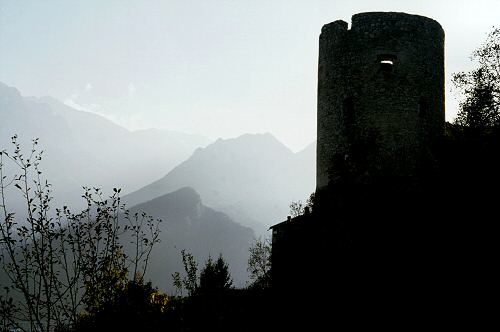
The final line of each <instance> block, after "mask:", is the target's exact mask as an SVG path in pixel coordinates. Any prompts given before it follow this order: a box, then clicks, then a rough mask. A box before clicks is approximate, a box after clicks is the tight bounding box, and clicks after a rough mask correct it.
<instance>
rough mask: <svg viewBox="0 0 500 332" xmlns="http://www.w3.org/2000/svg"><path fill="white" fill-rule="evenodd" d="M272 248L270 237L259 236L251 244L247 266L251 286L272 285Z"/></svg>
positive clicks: (258, 287) (257, 287) (262, 287)
mask: <svg viewBox="0 0 500 332" xmlns="http://www.w3.org/2000/svg"><path fill="white" fill-rule="evenodd" d="M271 249H272V248H271V240H270V239H269V238H267V239H264V240H262V239H260V238H259V239H257V240H256V241H255V243H254V244H253V245H252V246H250V249H249V251H250V256H249V257H248V268H247V270H248V272H250V280H251V283H250V285H249V288H252V289H267V288H269V287H270V286H271Z"/></svg>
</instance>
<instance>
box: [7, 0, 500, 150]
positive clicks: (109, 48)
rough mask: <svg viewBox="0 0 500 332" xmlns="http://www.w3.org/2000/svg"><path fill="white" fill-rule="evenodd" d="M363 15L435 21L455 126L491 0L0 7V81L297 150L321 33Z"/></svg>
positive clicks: (497, 19) (306, 132)
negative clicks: (456, 75)
mask: <svg viewBox="0 0 500 332" xmlns="http://www.w3.org/2000/svg"><path fill="white" fill-rule="evenodd" d="M365 11H403V12H407V13H413V14H420V15H425V16H428V17H431V18H433V19H435V20H437V21H438V22H439V23H441V25H442V26H443V28H444V30H445V33H446V73H447V87H446V90H447V119H448V120H452V119H453V117H454V116H455V114H456V107H457V106H456V105H457V103H456V101H455V99H454V98H455V97H454V95H453V94H452V93H450V90H451V84H449V83H450V81H449V78H450V77H451V74H452V73H453V72H456V71H460V70H464V69H468V68H471V65H472V64H471V63H470V60H469V56H470V53H471V52H472V51H473V49H474V48H476V47H477V46H479V45H480V44H481V43H482V42H483V41H484V39H485V37H486V35H487V33H488V32H489V31H491V28H492V26H493V25H496V26H500V14H499V13H500V0H490V1H487V0H475V1H469V0H467V1H466V0H463V1H460V0H450V1H446V0H445V1H443V0H439V1H438V0H429V1H427V0H421V1H419V0H412V1H406V0H395V1H385V0H379V1H368V0H365V1H362V0H360V1H356V0H346V1H344V0H342V1H340V0H329V1H320V0H318V1H313V0H303V1H292V0H283V1H278V0H266V1H265V0H248V1H236V0H233V1H223V0H218V1H215V0H214V1H210V0H199V1H189V0H179V1H173V0H163V1H160V0H157V1H146V0H141V1H139V0H137V1H126V0H117V1H113V0H106V1H103V0H81V1H70V0H59V1H58V0H44V1H41V0H0V81H2V82H4V83H6V84H8V85H12V86H15V87H17V88H18V89H20V90H21V92H22V93H23V94H24V95H31V96H44V95H50V96H53V97H56V98H58V99H60V100H61V101H63V102H66V103H67V104H69V105H72V106H74V107H77V108H81V109H86V110H90V111H93V112H97V113H99V114H102V115H105V116H107V117H108V118H110V119H112V120H114V121H115V122H117V123H119V124H121V125H124V126H125V127H127V128H129V129H139V128H148V127H156V128H164V129H173V130H178V131H184V132H188V133H196V134H203V135H205V136H208V137H211V138H217V137H223V138H228V137H235V136H238V135H240V134H243V133H247V132H249V133H261V132H271V133H273V134H274V135H275V136H276V137H277V138H278V139H280V140H281V141H283V142H284V143H285V144H286V145H288V146H289V147H291V148H292V149H293V150H298V149H300V148H302V147H304V146H305V145H306V144H308V143H310V142H312V141H313V140H314V139H315V135H316V86H317V82H316V79H317V58H318V36H319V33H320V31H321V27H322V25H323V24H326V23H328V22H331V21H334V20H337V19H343V20H345V21H348V22H350V17H351V16H352V15H353V14H355V13H359V12H365Z"/></svg>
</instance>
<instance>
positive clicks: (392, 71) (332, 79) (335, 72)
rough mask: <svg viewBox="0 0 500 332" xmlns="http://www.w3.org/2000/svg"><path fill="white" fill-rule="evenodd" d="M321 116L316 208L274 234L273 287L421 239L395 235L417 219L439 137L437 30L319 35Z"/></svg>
mask: <svg viewBox="0 0 500 332" xmlns="http://www.w3.org/2000/svg"><path fill="white" fill-rule="evenodd" d="M317 115H318V116H317V121H318V122H317V166H316V167H317V174H316V198H317V202H316V203H315V207H314V209H313V213H310V214H307V215H304V216H301V217H299V218H294V219H291V220H287V221H285V222H282V223H280V224H277V225H275V226H273V227H271V228H272V230H273V254H272V265H273V280H274V283H275V284H276V285H285V284H287V285H289V286H290V285H292V284H296V283H297V282H298V280H305V279H304V278H307V275H308V273H310V272H311V271H314V268H315V266H316V267H317V266H318V265H321V264H322V262H323V263H324V262H329V263H328V264H333V265H339V264H344V263H345V261H350V260H351V258H352V257H354V256H356V255H357V256H356V257H358V260H357V263H356V264H358V266H362V265H363V264H364V263H367V264H371V263H370V262H373V261H375V260H377V259H378V258H376V257H387V255H388V253H389V252H398V251H399V252H403V251H404V250H402V249H403V246H405V245H407V243H413V242H412V241H410V240H409V238H410V237H413V240H414V239H415V238H416V237H417V235H416V234H419V233H418V232H413V231H412V230H411V229H410V228H411V227H413V226H408V225H413V224H412V222H411V221H409V222H408V223H407V226H404V227H403V228H401V227H402V226H401V225H402V223H400V221H401V218H400V216H401V214H402V213H404V214H406V215H410V219H411V214H412V212H411V211H412V209H416V210H415V211H417V210H418V207H417V205H418V203H417V202H416V200H415V197H417V198H418V193H416V194H415V192H418V188H419V186H420V184H421V183H422V181H424V182H425V179H426V178H427V177H428V175H429V174H430V172H431V170H432V167H433V160H434V150H435V145H436V144H437V142H438V141H439V139H440V138H441V137H442V135H443V131H444V124H445V113H444V31H443V29H442V28H441V26H440V24H439V23H438V22H436V21H434V20H432V19H430V18H427V17H423V16H418V15H410V14H405V13H396V12H369V13H360V14H356V15H354V16H353V17H352V23H351V27H350V28H349V27H348V23H347V22H344V21H335V22H332V23H329V24H326V25H324V26H323V28H322V30H321V35H320V37H319V67H318V100H317ZM408 193H410V194H408ZM411 195H415V197H413V196H411ZM387 211H390V213H387ZM416 214H418V213H416ZM416 214H415V215H416ZM377 219H380V220H377ZM382 248H383V249H382ZM400 249H401V250H400ZM409 255H411V254H409ZM334 257H336V258H334ZM360 257H361V258H360ZM335 259H337V260H336V263H333V261H334V260H335ZM339 260H340V261H343V262H344V263H339ZM377 264H378V263H377ZM342 266H343V268H342V269H343V270H344V271H345V270H346V268H345V267H346V265H345V264H344V265H342ZM325 273H326V272H325ZM334 273H335V272H334ZM338 274H339V273H338V272H337V273H336V275H338ZM330 277H331V274H328V273H326V275H325V278H326V279H328V278H330ZM346 278H348V277H346ZM326 279H325V280H326Z"/></svg>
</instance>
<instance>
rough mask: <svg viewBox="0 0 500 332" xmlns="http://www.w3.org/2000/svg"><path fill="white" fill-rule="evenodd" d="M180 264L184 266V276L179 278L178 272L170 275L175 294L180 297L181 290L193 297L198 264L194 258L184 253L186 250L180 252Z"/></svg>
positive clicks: (196, 281) (196, 286)
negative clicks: (175, 290)
mask: <svg viewBox="0 0 500 332" xmlns="http://www.w3.org/2000/svg"><path fill="white" fill-rule="evenodd" d="M181 255H182V264H183V266H184V272H185V273H186V275H185V276H184V277H183V278H181V274H180V273H179V272H174V273H173V274H172V278H173V283H174V287H175V288H176V289H177V292H178V293H179V294H180V295H181V296H182V293H183V292H182V291H183V289H186V290H187V291H188V295H189V296H191V295H194V293H195V292H196V290H197V289H198V263H197V262H196V260H195V258H194V256H193V255H192V254H191V253H189V252H186V250H184V249H183V250H181Z"/></svg>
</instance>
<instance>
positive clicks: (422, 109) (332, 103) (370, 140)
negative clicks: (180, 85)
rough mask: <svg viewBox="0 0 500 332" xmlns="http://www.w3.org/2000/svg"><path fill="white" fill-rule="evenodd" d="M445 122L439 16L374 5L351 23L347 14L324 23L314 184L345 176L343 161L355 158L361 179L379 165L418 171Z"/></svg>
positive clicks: (406, 174)
mask: <svg viewBox="0 0 500 332" xmlns="http://www.w3.org/2000/svg"><path fill="white" fill-rule="evenodd" d="M444 121H445V119H444V31H443V29H442V28H441V25H440V24H439V23H437V22H436V21H434V20H432V19H429V18H427V17H423V16H417V15H409V14H404V13H394V12H371V13H361V14H356V15H354V16H353V17H352V26H351V29H348V24H347V23H346V22H344V21H335V22H332V23H330V24H326V25H325V26H323V28H322V31H321V36H320V39H319V69H318V124H317V134H318V140H317V175H316V176H317V178H316V179H317V180H316V181H317V184H316V185H317V190H321V189H322V188H324V187H326V186H327V185H328V184H329V183H330V184H331V183H335V182H336V181H338V179H340V178H342V169H345V167H343V166H342V165H344V166H345V164H346V163H350V162H352V163H354V165H355V167H354V169H357V170H358V171H359V172H360V174H358V175H359V178H363V177H365V178H370V173H371V172H374V171H377V170H381V169H382V170H384V171H385V172H387V173H389V174H391V175H394V176H396V177H401V178H415V177H418V176H417V175H416V174H417V173H418V172H419V170H420V169H422V167H423V165H422V163H423V161H425V160H428V159H430V158H429V154H432V145H433V143H434V142H435V140H436V139H437V138H438V137H440V136H441V135H442V133H443V128H444ZM351 160H352V161H351ZM363 163H364V164H363ZM368 164H369V165H368ZM350 165H351V166H352V164H350Z"/></svg>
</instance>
